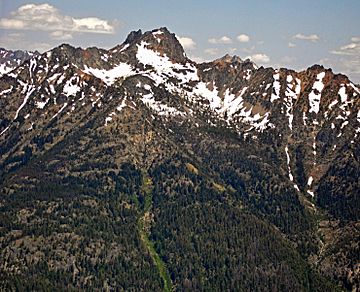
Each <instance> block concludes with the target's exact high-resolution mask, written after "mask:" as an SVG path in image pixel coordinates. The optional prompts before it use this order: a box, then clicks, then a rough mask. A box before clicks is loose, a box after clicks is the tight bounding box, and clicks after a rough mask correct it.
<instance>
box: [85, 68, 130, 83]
mask: <svg viewBox="0 0 360 292" xmlns="http://www.w3.org/2000/svg"><path fill="white" fill-rule="evenodd" d="M83 71H84V72H85V73H87V74H91V75H93V76H95V77H97V78H99V79H101V80H102V81H104V82H105V83H106V84H107V85H112V84H113V83H114V82H115V80H116V79H117V78H126V77H128V76H131V75H134V74H135V72H134V71H133V68H132V67H131V65H129V64H127V63H120V64H118V65H116V66H115V67H114V68H112V69H110V70H104V69H97V68H91V67H88V66H86V65H85V69H84V70H83Z"/></svg>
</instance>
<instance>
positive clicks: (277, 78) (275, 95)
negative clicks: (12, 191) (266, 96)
mask: <svg viewBox="0 0 360 292" xmlns="http://www.w3.org/2000/svg"><path fill="white" fill-rule="evenodd" d="M275 72H276V73H275V74H274V75H273V78H274V82H273V90H274V92H275V93H274V92H273V93H272V94H271V97H270V101H271V102H273V101H275V100H277V99H279V98H280V73H277V71H275Z"/></svg>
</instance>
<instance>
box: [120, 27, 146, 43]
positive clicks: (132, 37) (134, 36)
mask: <svg viewBox="0 0 360 292" xmlns="http://www.w3.org/2000/svg"><path fill="white" fill-rule="evenodd" d="M142 35H143V34H142V31H141V29H139V30H137V31H135V30H133V31H132V32H130V33H129V34H128V36H127V37H126V40H125V42H124V43H125V44H131V43H133V42H136V41H138V40H139V39H140V38H141V37H142Z"/></svg>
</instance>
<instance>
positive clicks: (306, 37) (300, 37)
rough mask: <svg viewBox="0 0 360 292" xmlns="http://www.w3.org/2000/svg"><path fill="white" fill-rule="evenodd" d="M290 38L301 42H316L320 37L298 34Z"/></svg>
mask: <svg viewBox="0 0 360 292" xmlns="http://www.w3.org/2000/svg"><path fill="white" fill-rule="evenodd" d="M292 38H293V39H297V40H303V41H311V42H317V41H318V40H320V37H319V36H318V35H317V34H309V35H304V34H302V33H298V34H296V35H294V36H293V37H292Z"/></svg>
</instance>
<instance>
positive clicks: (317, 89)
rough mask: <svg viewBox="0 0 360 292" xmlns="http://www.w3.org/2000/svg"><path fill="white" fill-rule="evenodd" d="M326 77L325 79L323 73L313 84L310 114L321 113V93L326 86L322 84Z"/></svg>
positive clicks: (318, 75)
mask: <svg viewBox="0 0 360 292" xmlns="http://www.w3.org/2000/svg"><path fill="white" fill-rule="evenodd" d="M324 77H325V72H321V73H319V74H317V76H316V80H315V82H314V84H313V88H312V91H311V92H310V94H309V105H310V110H309V113H312V112H314V113H315V114H317V113H319V110H320V99H321V92H322V91H323V89H324V86H325V85H324V83H323V82H322V80H323V78H324Z"/></svg>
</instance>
